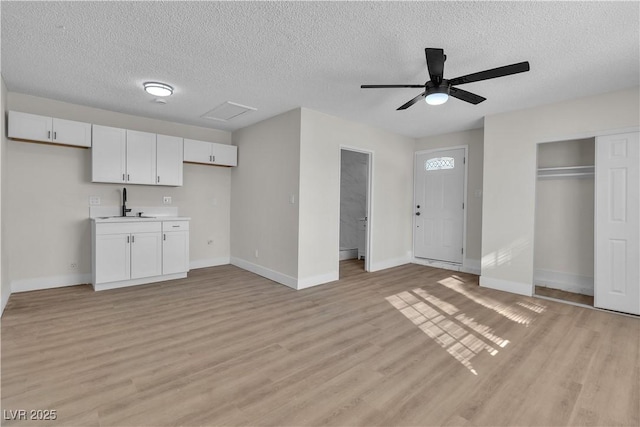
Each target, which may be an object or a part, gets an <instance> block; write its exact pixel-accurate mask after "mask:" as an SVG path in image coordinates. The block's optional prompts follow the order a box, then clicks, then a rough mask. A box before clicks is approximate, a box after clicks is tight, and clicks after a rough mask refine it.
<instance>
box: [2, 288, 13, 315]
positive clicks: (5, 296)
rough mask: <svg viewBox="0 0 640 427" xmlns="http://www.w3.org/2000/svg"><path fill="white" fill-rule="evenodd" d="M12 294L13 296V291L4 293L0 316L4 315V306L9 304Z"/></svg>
mask: <svg viewBox="0 0 640 427" xmlns="http://www.w3.org/2000/svg"><path fill="white" fill-rule="evenodd" d="M10 296H11V292H3V293H2V307H0V316H2V313H4V308H5V307H6V306H7V303H8V302H9V297H10Z"/></svg>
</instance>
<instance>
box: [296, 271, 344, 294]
mask: <svg viewBox="0 0 640 427" xmlns="http://www.w3.org/2000/svg"><path fill="white" fill-rule="evenodd" d="M339 276H340V275H339V274H338V272H337V271H332V272H330V273H325V274H320V275H317V276H312V277H306V278H304V279H298V288H297V289H298V290H300V289H306V288H310V287H312V286H318V285H324V284H325V283H329V282H334V281H336V280H338V279H339Z"/></svg>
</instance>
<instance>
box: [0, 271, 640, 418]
mask: <svg viewBox="0 0 640 427" xmlns="http://www.w3.org/2000/svg"><path fill="white" fill-rule="evenodd" d="M639 349H640V319H638V318H632V317H626V316H620V315H616V314H612V313H607V312H602V311H597V310H592V309H586V308H581V307H575V306H571V305H566V304H561V303H556V302H553V301H547V300H542V299H535V298H528V297H521V296H517V295H513V294H508V293H502V292H498V291H492V290H489V289H484V288H479V287H478V285H477V276H472V275H467V274H462V273H453V272H450V271H446V270H438V269H433V268H428V267H423V266H418V265H406V266H401V267H396V268H392V269H388V270H385V271H382V272H377V273H365V272H363V271H362V262H360V261H345V262H343V263H342V264H341V279H340V280H339V281H338V282H334V283H331V284H327V285H323V286H319V287H315V288H310V289H307V290H303V291H294V290H291V289H289V288H287V287H285V286H282V285H279V284H276V283H274V282H270V281H269V280H266V279H264V278H261V277H259V276H256V275H253V274H251V273H248V272H246V271H243V270H240V269H238V268H236V267H233V266H222V267H214V268H208V269H201V270H195V271H193V272H191V273H190V274H189V277H188V278H187V279H184V280H178V281H174V282H165V283H163V284H155V285H145V286H137V287H132V288H127V289H118V290H112V291H104V292H98V293H95V292H93V291H92V290H91V288H90V287H89V286H76V287H69V288H60V289H54V290H46V291H37V292H30V293H21V294H14V295H12V296H11V299H10V301H9V304H8V306H7V308H6V310H5V313H4V316H3V317H2V383H1V386H2V409H3V410H4V411H9V410H17V409H26V410H30V409H52V410H56V411H57V416H58V419H57V420H56V421H55V422H36V421H33V422H26V423H25V422H16V421H10V420H9V421H7V420H5V421H3V425H25V424H31V425H54V424H57V425H65V426H69V425H80V426H98V425H100V426H141V425H155V426H164V425H211V426H213V425H225V426H233V425H246V426H249V425H250V426H316V425H341V426H408V425H412V426H416V425H456V426H472V425H491V426H497V425H540V426H555V425H598V426H612V425H626V426H638V425H639V424H640V360H639V351H640V350H639ZM4 417H5V418H6V412H5V413H4Z"/></svg>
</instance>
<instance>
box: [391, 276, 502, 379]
mask: <svg viewBox="0 0 640 427" xmlns="http://www.w3.org/2000/svg"><path fill="white" fill-rule="evenodd" d="M386 300H387V301H389V303H390V304H391V305H392V306H394V307H395V308H396V309H398V310H399V311H400V312H401V313H402V314H403V315H404V316H405V317H406V318H407V319H409V320H411V322H412V323H413V324H414V325H416V326H418V327H419V328H420V330H422V332H424V333H425V334H426V335H427V336H428V337H429V338H431V339H432V340H434V341H435V342H436V343H438V344H439V345H440V346H441V347H442V348H444V349H445V350H446V351H447V352H448V353H449V354H450V355H451V356H452V357H453V358H455V359H456V360H457V361H458V362H460V363H461V364H462V365H463V366H464V367H465V368H467V369H468V370H469V371H470V372H471V373H472V374H474V375H478V372H477V371H476V370H475V368H474V367H473V365H472V364H471V359H473V357H475V356H476V355H477V354H479V353H480V352H482V351H483V350H484V351H486V352H487V353H489V354H490V355H491V356H495V355H496V354H498V348H504V347H506V346H507V344H509V341H508V340H505V339H503V338H500V337H498V336H497V335H495V334H494V333H492V329H491V328H490V327H489V326H486V325H482V324H479V323H477V322H476V321H475V320H474V319H473V318H470V317H468V316H467V315H465V314H464V313H461V312H460V310H459V309H458V308H457V307H456V306H454V305H453V304H450V303H448V302H446V301H443V300H441V299H439V298H437V297H436V296H434V295H431V294H430V293H429V292H427V291H425V290H424V289H421V288H417V289H414V290H413V293H412V292H409V291H405V292H400V293H398V294H395V295H391V296H389V297H387V298H386ZM485 340H486V341H485ZM487 341H489V342H490V343H489V342H487ZM492 344H495V345H496V346H497V347H494V346H493V345H492Z"/></svg>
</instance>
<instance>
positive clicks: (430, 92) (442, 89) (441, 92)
mask: <svg viewBox="0 0 640 427" xmlns="http://www.w3.org/2000/svg"><path fill="white" fill-rule="evenodd" d="M426 93H427V95H426V96H425V99H424V100H425V101H426V102H427V104H429V105H441V104H444V103H445V102H447V100H448V99H449V86H437V87H432V88H428V89H427V92H426Z"/></svg>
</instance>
